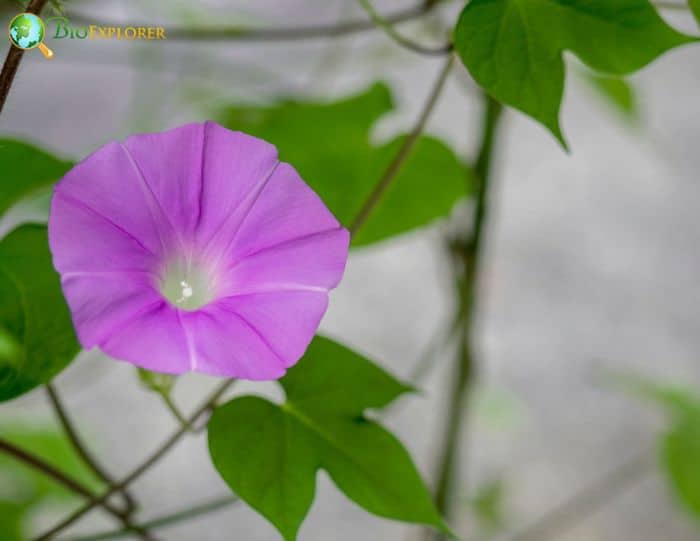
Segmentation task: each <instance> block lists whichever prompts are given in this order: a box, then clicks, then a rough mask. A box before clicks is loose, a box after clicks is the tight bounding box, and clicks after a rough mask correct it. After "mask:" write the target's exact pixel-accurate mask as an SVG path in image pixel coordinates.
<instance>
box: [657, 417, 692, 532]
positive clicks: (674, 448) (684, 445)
mask: <svg viewBox="0 0 700 541" xmlns="http://www.w3.org/2000/svg"><path fill="white" fill-rule="evenodd" d="M661 455H662V462H663V465H664V467H665V468H666V470H667V471H668V475H669V479H670V481H671V486H672V488H673V490H674V492H675V493H676V495H677V496H678V498H679V500H680V502H681V503H682V504H683V505H684V506H685V507H686V508H687V509H688V510H689V511H691V512H692V513H693V514H694V515H695V517H696V518H700V463H698V457H700V410H695V411H692V412H690V411H689V412H687V413H686V415H684V416H682V417H681V418H680V419H679V420H678V421H677V422H676V423H675V424H674V425H673V426H672V428H671V429H670V430H669V431H668V433H666V434H665V435H664V437H663V439H662V446H661Z"/></svg>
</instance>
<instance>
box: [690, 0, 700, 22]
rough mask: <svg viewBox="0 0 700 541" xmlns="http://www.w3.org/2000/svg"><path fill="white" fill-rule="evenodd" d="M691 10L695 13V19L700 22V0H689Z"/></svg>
mask: <svg viewBox="0 0 700 541" xmlns="http://www.w3.org/2000/svg"><path fill="white" fill-rule="evenodd" d="M688 5H689V6H690V11H691V12H692V13H693V17H695V20H696V21H697V22H698V23H700V0H688Z"/></svg>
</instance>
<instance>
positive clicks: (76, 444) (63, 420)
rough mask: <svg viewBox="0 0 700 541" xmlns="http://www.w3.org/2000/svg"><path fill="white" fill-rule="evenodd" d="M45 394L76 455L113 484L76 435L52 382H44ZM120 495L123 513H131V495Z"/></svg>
mask: <svg viewBox="0 0 700 541" xmlns="http://www.w3.org/2000/svg"><path fill="white" fill-rule="evenodd" d="M46 394H47V395H48V397H49V401H50V402H51V406H52V407H53V410H54V412H55V413H56V417H58V421H59V423H60V424H61V427H62V428H63V431H64V432H65V434H66V437H67V438H68V441H69V442H70V443H71V445H72V446H73V449H74V450H75V452H76V453H77V455H78V456H79V457H80V459H81V460H82V461H83V463H84V464H85V465H86V466H87V467H88V468H90V469H91V470H92V472H93V473H94V474H95V475H96V476H97V477H98V478H100V479H102V481H104V482H105V483H106V484H107V485H111V484H113V483H114V482H115V480H114V479H113V478H112V476H111V475H109V474H108V473H107V471H106V470H105V469H104V468H103V467H102V466H101V465H100V464H99V462H98V461H97V460H96V459H95V457H94V456H93V455H92V453H90V451H89V450H88V448H87V446H86V445H85V443H84V442H83V441H82V439H81V438H80V436H79V435H78V431H77V430H76V429H75V427H74V426H73V423H72V422H71V420H70V417H69V416H68V412H67V411H66V408H65V406H64V405H63V401H62V400H61V397H60V395H59V393H58V390H57V389H56V387H54V386H53V384H51V383H47V384H46ZM122 497H123V498H124V504H125V513H126V514H128V515H130V514H131V513H133V511H134V509H136V502H135V501H134V499H133V497H132V496H131V494H129V492H128V491H123V492H122Z"/></svg>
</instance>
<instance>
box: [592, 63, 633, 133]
mask: <svg viewBox="0 0 700 541" xmlns="http://www.w3.org/2000/svg"><path fill="white" fill-rule="evenodd" d="M583 77H584V80H585V81H586V82H587V83H588V84H589V85H590V86H591V88H593V89H594V90H595V91H596V92H597V93H598V95H599V96H600V97H601V98H603V99H604V100H605V101H606V102H607V103H609V104H610V105H612V106H613V108H614V109H615V110H617V111H619V112H620V113H621V114H622V115H623V117H625V118H626V119H628V120H631V121H637V120H639V104H638V102H637V94H636V92H635V89H634V88H633V87H632V85H631V84H630V83H629V81H627V80H626V79H624V78H622V77H614V76H608V75H600V74H596V73H592V72H585V73H584V74H583Z"/></svg>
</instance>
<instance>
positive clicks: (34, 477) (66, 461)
mask: <svg viewBox="0 0 700 541" xmlns="http://www.w3.org/2000/svg"><path fill="white" fill-rule="evenodd" d="M0 435H1V436H2V438H3V439H5V440H7V441H9V442H11V443H13V444H15V445H16V446H18V447H20V448H22V449H27V450H28V451H30V452H31V453H32V454H33V455H36V456H37V457H39V458H41V459H43V460H45V461H46V462H48V463H49V464H51V465H53V466H55V467H57V468H58V469H60V470H61V471H62V472H64V473H66V474H67V475H69V476H70V477H72V478H74V479H75V480H77V481H79V482H80V483H81V484H83V485H85V486H86V487H88V488H91V489H94V490H97V489H99V488H100V486H101V485H100V483H99V482H98V480H97V479H96V478H95V476H94V475H93V474H92V472H91V471H90V470H89V469H88V468H87V467H86V466H85V464H84V463H83V462H82V461H81V460H80V458H79V457H78V456H77V455H76V453H75V451H74V450H73V447H72V446H71V444H70V442H69V441H68V439H67V438H66V437H65V436H64V434H63V433H62V432H59V431H57V430H56V429H55V428H53V427H50V426H49V427H47V426H31V425H28V424H26V423H22V424H19V423H5V424H2V425H0ZM0 479H2V483H1V485H2V489H0V500H9V501H15V502H18V503H25V504H35V503H37V502H38V501H40V500H42V499H44V498H47V497H49V496H50V497H52V498H53V499H56V498H59V499H62V500H67V499H72V498H74V497H75V493H74V492H72V491H70V490H68V489H67V488H65V487H64V486H63V485H61V484H59V483H56V482H55V481H53V480H52V479H51V478H50V477H47V476H46V475H44V474H43V473H41V472H39V471H37V470H35V469H33V468H30V467H28V466H25V465H24V464H22V463H21V462H18V461H17V460H15V459H13V458H12V457H9V456H6V455H2V454H0ZM5 487H8V488H9V489H10V492H11V494H8V493H6V492H5V490H4V489H5Z"/></svg>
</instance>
